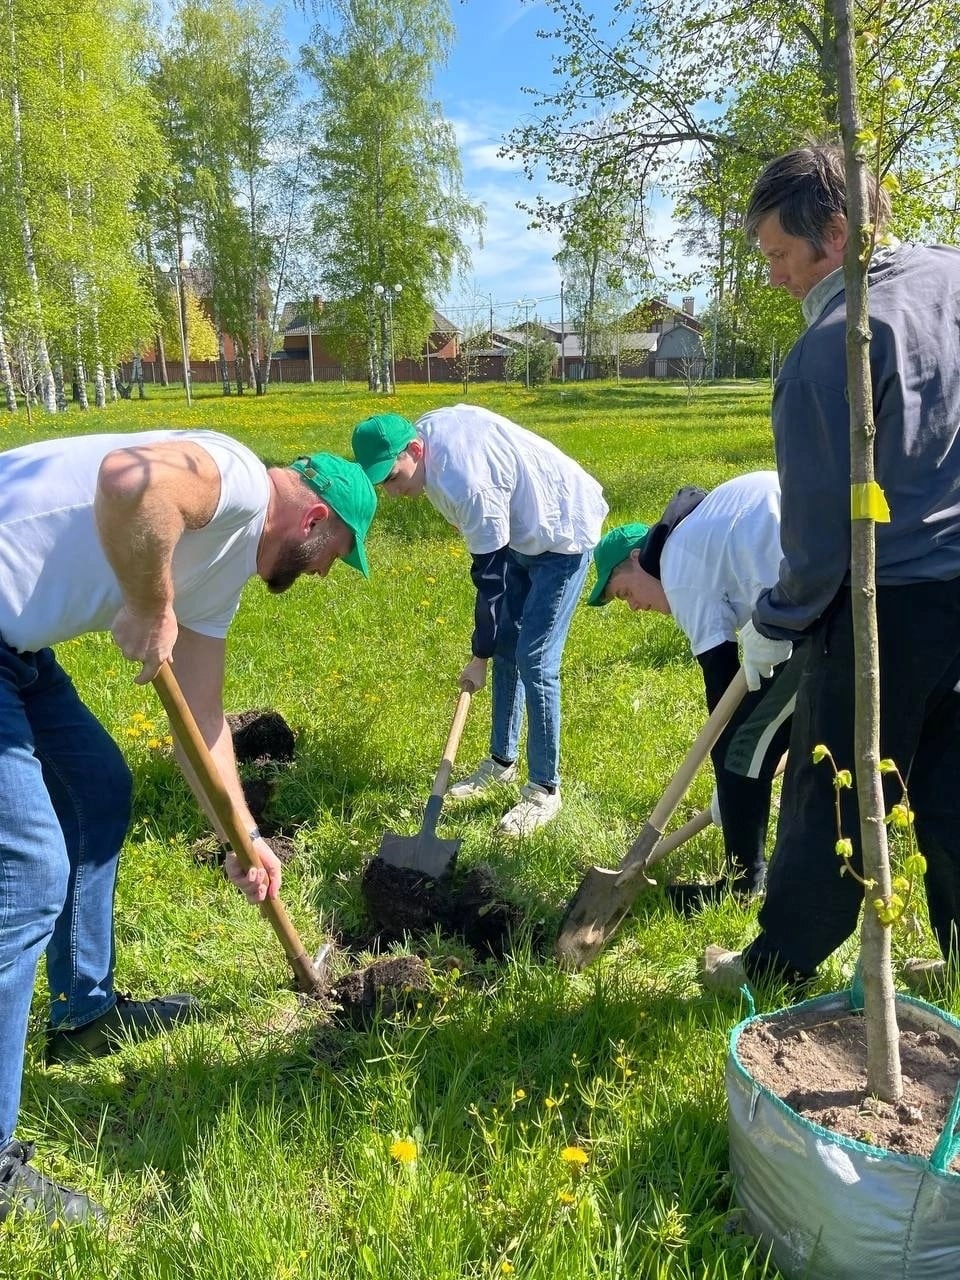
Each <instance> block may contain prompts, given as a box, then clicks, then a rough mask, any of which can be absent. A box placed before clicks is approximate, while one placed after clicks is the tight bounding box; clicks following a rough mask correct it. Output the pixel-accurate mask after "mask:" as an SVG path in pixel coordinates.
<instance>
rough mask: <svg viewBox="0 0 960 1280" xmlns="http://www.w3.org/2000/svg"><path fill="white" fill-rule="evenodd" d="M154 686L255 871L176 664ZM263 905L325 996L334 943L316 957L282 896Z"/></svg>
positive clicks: (299, 967) (305, 977) (302, 978)
mask: <svg viewBox="0 0 960 1280" xmlns="http://www.w3.org/2000/svg"><path fill="white" fill-rule="evenodd" d="M153 687H154V688H155V689H156V691H157V696H158V697H159V699H160V701H161V702H162V703H163V707H164V710H165V711H166V713H167V717H168V719H169V721H170V730H171V732H172V734H173V736H174V738H175V739H176V741H177V744H178V745H179V747H180V749H181V750H182V752H183V754H184V755H185V756H186V758H187V759H188V760H189V761H190V764H191V766H192V768H193V772H194V774H195V776H196V780H197V784H198V786H199V787H200V790H201V791H202V793H203V797H204V799H205V800H206V801H207V804H208V805H209V807H210V809H211V810H212V812H213V813H214V814H215V815H216V817H217V821H218V822H219V823H220V825H221V827H222V828H223V830H224V833H225V834H226V837H227V839H228V840H229V841H230V847H231V848H232V849H233V852H234V854H235V855H236V858H237V861H238V862H239V863H240V865H241V867H243V869H244V871H249V870H250V868H251V867H262V866H263V863H262V862H261V861H260V855H259V854H258V853H257V851H256V849H255V848H254V846H253V841H252V840H251V839H250V837H249V835H247V832H246V829H245V827H244V825H243V823H241V822H240V821H239V820H238V818H237V814H236V810H235V809H234V807H233V802H232V801H231V799H230V795H229V792H228V791H227V789H226V787H225V786H224V785H223V780H222V778H221V777H220V773H219V770H218V769H217V766H216V763H215V761H214V759H213V757H212V756H211V754H210V750H209V748H208V747H207V744H206V743H205V742H204V740H203V737H202V735H201V733H200V730H199V729H198V728H197V722H196V720H194V718H193V712H192V711H191V710H190V708H189V706H188V705H187V701H186V699H185V698H184V696H183V692H182V690H181V688H180V685H179V684H178V683H177V678H176V676H175V675H174V674H173V669H172V667H170V665H169V664H168V663H166V662H164V663H163V664H162V666H161V667H160V670H159V671H158V672H157V674H156V675H155V676H154V678H153ZM259 906H260V913H261V915H263V916H264V917H265V918H266V920H267V922H268V923H269V925H270V927H271V929H273V931H274V933H275V934H276V935H277V937H278V938H279V939H280V942H281V945H282V946H283V950H284V952H285V953H286V957H287V959H288V960H289V961H290V967H291V968H292V969H293V976H294V984H295V986H296V989H297V990H298V991H302V992H303V993H304V994H305V995H312V996H323V995H325V994H326V993H327V991H328V990H329V989H330V983H329V980H328V979H327V977H326V973H325V965H324V961H326V959H327V957H328V955H329V953H330V951H331V950H332V947H331V945H330V944H329V943H328V944H326V946H324V947H322V948H321V949H320V952H319V953H318V955H317V957H316V960H311V958H310V957H309V956H308V955H307V953H306V950H305V948H304V945H303V943H302V942H301V941H300V937H299V935H298V934H297V931H296V929H295V928H294V927H293V925H292V924H291V922H290V917H289V916H288V915H287V913H286V910H285V908H284V906H283V903H282V902H280V900H279V899H278V898H265V899H264V900H263V902H261V903H260V904H259Z"/></svg>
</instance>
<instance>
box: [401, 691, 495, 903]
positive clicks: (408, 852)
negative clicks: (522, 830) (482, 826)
mask: <svg viewBox="0 0 960 1280" xmlns="http://www.w3.org/2000/svg"><path fill="white" fill-rule="evenodd" d="M475 692H476V687H475V686H474V685H472V684H470V683H469V682H467V681H461V682H460V696H459V698H458V699H457V706H456V710H455V711H454V713H453V723H452V724H451V725H450V732H449V733H448V734H447V744H446V746H445V747H444V748H443V757H442V758H441V760H440V768H439V769H438V770H437V776H436V777H435V778H434V780H433V787H432V788H431V791H430V796H429V798H428V800H427V803H426V807H425V808H424V811H423V824H422V826H421V827H420V831H419V833H418V834H417V835H415V836H398V835H395V834H394V833H393V832H390V831H386V832H384V834H383V836H382V837H381V839H380V848H379V849H378V850H377V857H378V858H382V859H383V861H384V862H387V863H389V864H390V866H391V867H408V868H409V869H410V870H411V871H422V872H423V873H424V874H425V875H427V876H429V877H430V878H431V879H437V878H438V877H439V876H442V875H443V874H444V872H446V871H449V870H450V868H451V867H452V866H453V862H454V859H455V858H456V856H457V854H458V853H459V852H460V846H461V844H462V843H463V841H462V840H441V839H439V838H438V836H437V822H438V821H439V819H440V810H441V809H442V808H443V797H444V794H445V792H446V790H447V784H448V783H449V781H450V774H451V772H452V770H453V762H454V760H455V759H456V755H457V748H458V747H459V745H460V738H461V737H462V735H463V726H464V724H465V723H466V720H467V712H468V711H469V710H470V699H471V698H472V696H473V694H474V693H475Z"/></svg>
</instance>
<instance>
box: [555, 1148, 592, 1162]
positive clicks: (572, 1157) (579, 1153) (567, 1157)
mask: <svg viewBox="0 0 960 1280" xmlns="http://www.w3.org/2000/svg"><path fill="white" fill-rule="evenodd" d="M560 1159H561V1160H562V1161H563V1162H564V1164H569V1165H585V1164H588V1163H589V1161H590V1157H589V1156H588V1155H587V1153H586V1152H585V1151H584V1149H583V1147H564V1148H563V1150H562V1151H561V1152H560Z"/></svg>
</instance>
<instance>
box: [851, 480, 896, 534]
mask: <svg viewBox="0 0 960 1280" xmlns="http://www.w3.org/2000/svg"><path fill="white" fill-rule="evenodd" d="M850 518H851V519H852V520H874V521H876V523H877V524H889V523H890V508H889V507H888V506H887V499H886V495H885V494H884V492H883V490H882V489H881V488H880V486H879V485H878V484H877V482H876V480H871V481H870V483H869V484H854V485H851V486H850Z"/></svg>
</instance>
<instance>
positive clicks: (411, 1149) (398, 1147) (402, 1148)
mask: <svg viewBox="0 0 960 1280" xmlns="http://www.w3.org/2000/svg"><path fill="white" fill-rule="evenodd" d="M390 1154H391V1155H392V1156H393V1158H394V1160H396V1161H398V1162H399V1163H400V1164H413V1162H414V1161H415V1160H416V1158H417V1144H416V1143H415V1142H411V1140H410V1139H409V1138H398V1139H397V1140H396V1142H391V1143H390Z"/></svg>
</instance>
